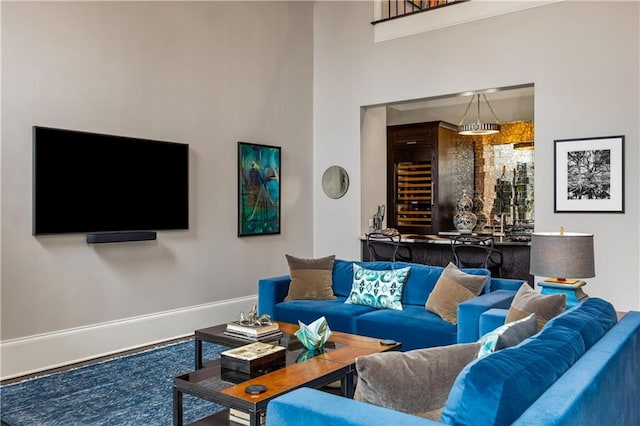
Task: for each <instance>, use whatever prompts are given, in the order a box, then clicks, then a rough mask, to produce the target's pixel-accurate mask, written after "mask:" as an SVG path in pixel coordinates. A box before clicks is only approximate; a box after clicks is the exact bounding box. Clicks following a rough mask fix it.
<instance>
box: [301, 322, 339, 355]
mask: <svg viewBox="0 0 640 426" xmlns="http://www.w3.org/2000/svg"><path fill="white" fill-rule="evenodd" d="M298 324H299V325H300V329H299V330H298V331H296V333H295V336H296V337H297V338H298V340H299V341H300V343H302V344H303V345H304V347H305V348H307V349H309V350H314V349H320V348H322V347H323V346H324V344H325V343H327V340H329V338H330V337H331V335H332V334H333V333H332V332H331V330H329V325H328V324H327V320H326V318H325V317H320V318H318V319H317V320H315V321H314V322H312V323H311V324H309V325H305V324H303V323H302V322H301V321H298Z"/></svg>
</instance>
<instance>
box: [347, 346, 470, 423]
mask: <svg viewBox="0 0 640 426" xmlns="http://www.w3.org/2000/svg"><path fill="white" fill-rule="evenodd" d="M479 348H480V344H479V343H467V344H457V345H450V346H440V347H435V348H427V349H416V350H413V351H407V352H384V353H379V354H373V355H366V356H361V357H358V358H356V369H357V371H358V386H357V387H356V394H355V396H354V399H358V400H360V401H364V402H368V403H370V404H375V405H379V406H382V407H386V408H390V409H392V410H396V411H403V412H405V413H409V414H413V415H416V416H420V417H426V418H429V419H432V420H438V419H439V418H440V413H441V411H442V407H443V406H444V404H445V402H446V401H447V397H448V396H449V391H450V390H451V386H452V385H453V382H454V381H455V379H456V377H457V376H458V374H459V373H460V371H462V369H463V368H464V366H465V365H467V364H468V363H469V362H471V361H472V360H474V359H475V358H476V356H477V354H478V350H479Z"/></svg>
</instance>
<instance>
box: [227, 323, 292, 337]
mask: <svg viewBox="0 0 640 426" xmlns="http://www.w3.org/2000/svg"><path fill="white" fill-rule="evenodd" d="M224 334H226V335H227V336H232V337H237V338H238V339H244V340H247V341H250V342H264V341H272V340H278V339H279V338H280V337H282V331H280V326H279V325H278V324H277V323H275V322H272V323H271V324H267V325H259V326H258V325H245V324H239V323H237V322H230V323H229V324H227V329H226V330H225V332H224Z"/></svg>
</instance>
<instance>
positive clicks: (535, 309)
mask: <svg viewBox="0 0 640 426" xmlns="http://www.w3.org/2000/svg"><path fill="white" fill-rule="evenodd" d="M566 306H567V296H566V295H564V294H549V295H544V294H540V293H538V292H537V291H535V290H534V289H532V288H531V287H530V286H529V284H527V283H524V284H522V286H520V289H519V290H518V292H517V293H516V295H515V297H514V298H513V301H512V302H511V307H510V308H509V311H508V312H507V318H506V319H505V321H504V322H505V324H506V323H509V322H512V321H517V320H519V319H522V318H524V317H528V316H529V315H531V314H536V320H537V321H538V331H540V330H542V327H543V326H544V325H545V324H546V323H547V321H549V320H550V319H551V318H553V317H555V316H556V315H558V314H560V313H562V312H564V309H565V307H566Z"/></svg>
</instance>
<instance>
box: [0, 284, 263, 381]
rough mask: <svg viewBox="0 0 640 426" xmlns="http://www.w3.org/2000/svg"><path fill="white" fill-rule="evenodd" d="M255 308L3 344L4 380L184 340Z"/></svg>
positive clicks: (181, 313)
mask: <svg viewBox="0 0 640 426" xmlns="http://www.w3.org/2000/svg"><path fill="white" fill-rule="evenodd" d="M254 303H257V296H255V295H254V296H248V297H242V298H237V299H229V300H224V301H220V302H214V303H207V304H203V305H197V306H191V307H187V308H181V309H174V310H170V311H165V312H159V313H155V314H150V315H142V316H138V317H133V318H126V319H124V320H118V321H110V322H105V323H100V324H92V325H90V326H86V327H78V328H73V329H67V330H60V331H55V332H51V333H44V334H38V335H34V336H28V337H21V338H17V339H11V340H5V341H2V342H0V360H1V364H0V380H7V379H12V378H15V377H20V376H24V375H29V374H34V373H37V372H40V371H44V370H49V369H52V368H58V367H63V366H66V365H70V364H75V363H77V362H83V361H86V360H90V359H93V358H99V357H103V356H109V355H113V354H115V353H118V352H122V351H127V350H131V349H136V348H140V347H144V346H148V345H154V344H156V343H160V342H164V341H167V340H171V339H176V338H181V337H185V336H188V335H191V334H193V331H194V330H196V329H199V328H204V327H208V326H211V325H215V324H220V323H222V322H226V321H229V320H231V319H234V318H236V317H237V315H238V312H240V311H248V310H249V308H250V307H251V305H252V304H254Z"/></svg>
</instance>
